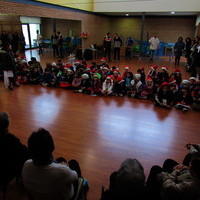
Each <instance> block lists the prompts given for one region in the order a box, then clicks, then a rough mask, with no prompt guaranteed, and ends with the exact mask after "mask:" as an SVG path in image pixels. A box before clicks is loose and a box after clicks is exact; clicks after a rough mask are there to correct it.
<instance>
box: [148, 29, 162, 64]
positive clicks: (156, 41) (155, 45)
mask: <svg viewBox="0 0 200 200" xmlns="http://www.w3.org/2000/svg"><path fill="white" fill-rule="evenodd" d="M159 43H160V40H159V39H158V38H157V34H156V33H155V34H154V36H153V37H152V38H150V40H149V44H150V61H153V55H154V52H155V51H156V50H157V49H158V47H159Z"/></svg>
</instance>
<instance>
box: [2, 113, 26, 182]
mask: <svg viewBox="0 0 200 200" xmlns="http://www.w3.org/2000/svg"><path fill="white" fill-rule="evenodd" d="M9 124H10V118H9V115H8V113H6V112H0V158H1V161H2V162H1V164H0V184H4V185H5V184H7V183H8V182H10V181H11V180H12V179H14V178H20V177H21V171H22V167H23V164H24V162H25V161H26V160H27V159H28V149H27V148H26V146H25V145H23V144H22V143H21V142H20V140H19V139H18V138H17V137H16V136H14V135H13V134H11V133H10V132H9V130H8V127H9Z"/></svg>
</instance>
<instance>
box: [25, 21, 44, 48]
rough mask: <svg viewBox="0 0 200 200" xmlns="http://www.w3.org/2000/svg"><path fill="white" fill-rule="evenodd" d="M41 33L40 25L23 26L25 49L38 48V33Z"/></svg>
mask: <svg viewBox="0 0 200 200" xmlns="http://www.w3.org/2000/svg"><path fill="white" fill-rule="evenodd" d="M37 30H39V34H41V33H40V24H22V31H23V34H24V37H25V42H26V46H25V49H31V48H37V47H38V43H37V33H36V31H37Z"/></svg>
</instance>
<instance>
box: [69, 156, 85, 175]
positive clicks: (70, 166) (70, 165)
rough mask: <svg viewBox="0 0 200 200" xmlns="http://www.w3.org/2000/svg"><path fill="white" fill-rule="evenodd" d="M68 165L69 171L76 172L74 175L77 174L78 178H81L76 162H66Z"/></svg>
mask: <svg viewBox="0 0 200 200" xmlns="http://www.w3.org/2000/svg"><path fill="white" fill-rule="evenodd" d="M68 165H69V168H70V169H71V170H74V171H76V173H77V174H78V177H79V178H82V174H81V169H80V166H79V164H78V162H77V161H76V160H70V161H69V162H68Z"/></svg>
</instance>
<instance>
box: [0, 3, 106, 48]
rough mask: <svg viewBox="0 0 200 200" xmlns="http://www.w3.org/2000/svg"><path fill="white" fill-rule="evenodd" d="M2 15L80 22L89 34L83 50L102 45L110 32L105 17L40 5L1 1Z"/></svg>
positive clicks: (0, 11) (0, 10)
mask: <svg viewBox="0 0 200 200" xmlns="http://www.w3.org/2000/svg"><path fill="white" fill-rule="evenodd" d="M0 13H1V14H15V15H21V16H30V17H31V16H33V17H47V18H57V19H68V20H80V21H81V22H82V23H81V29H82V31H84V32H89V33H90V36H89V37H88V39H86V40H84V41H83V48H87V47H88V46H89V45H90V44H94V43H96V44H102V40H103V37H104V35H105V33H106V32H107V31H109V25H110V24H109V20H108V18H107V17H104V16H96V15H94V14H88V13H81V12H76V11H74V12H73V11H66V10H62V9H56V8H49V7H41V6H38V5H31V4H23V3H16V2H10V1H2V0H0Z"/></svg>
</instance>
